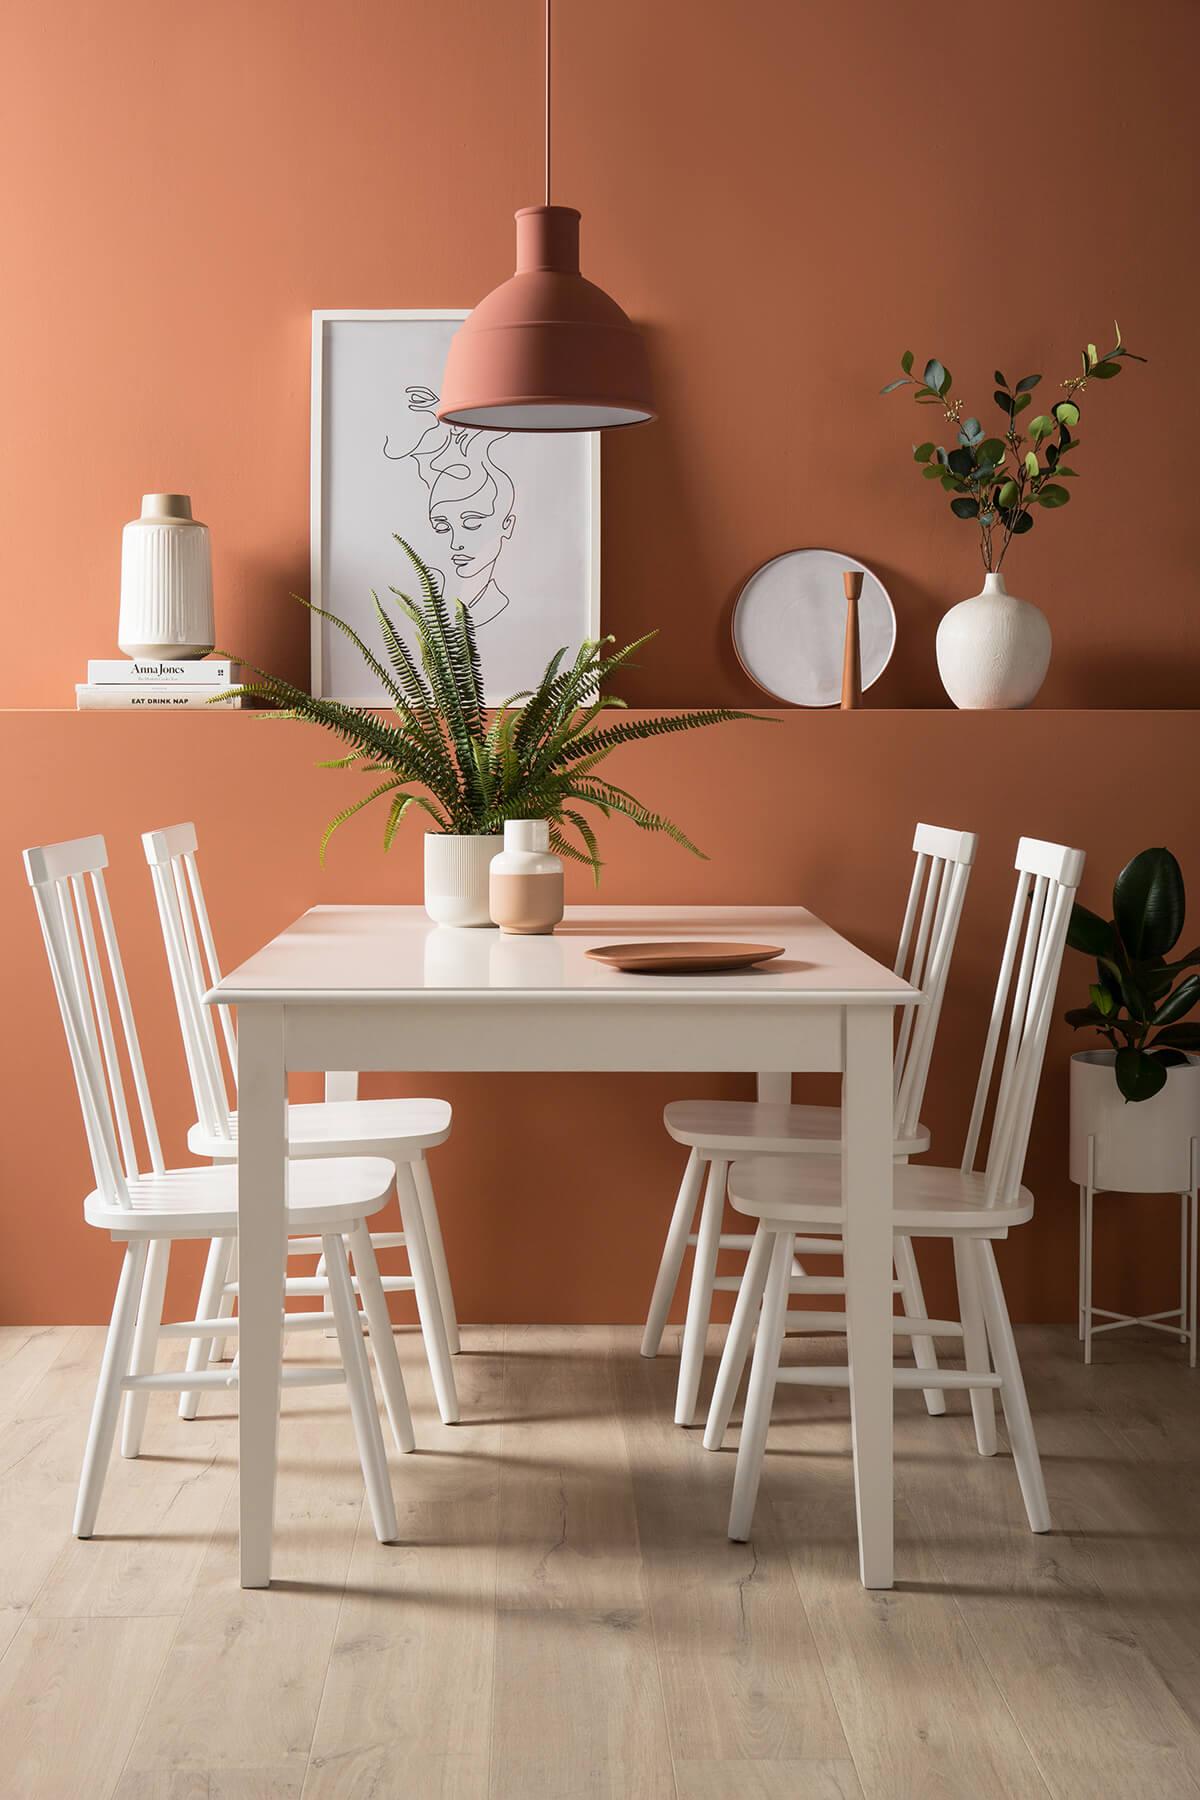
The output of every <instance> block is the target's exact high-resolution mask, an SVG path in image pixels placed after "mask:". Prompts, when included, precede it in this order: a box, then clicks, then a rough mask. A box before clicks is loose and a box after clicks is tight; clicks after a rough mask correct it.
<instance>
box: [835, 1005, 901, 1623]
mask: <svg viewBox="0 0 1200 1800" xmlns="http://www.w3.org/2000/svg"><path fill="white" fill-rule="evenodd" d="M845 1017H846V1039H845V1041H846V1057H845V1083H844V1089H843V1096H842V1107H843V1114H842V1116H843V1137H842V1188H843V1194H844V1199H845V1210H846V1223H845V1252H844V1256H845V1271H846V1314H847V1319H846V1325H847V1333H848V1337H849V1353H850V1430H851V1435H852V1438H853V1442H854V1493H855V1502H856V1505H857V1508H858V1563H859V1573H860V1575H861V1577H862V1584H863V1586H864V1587H868V1588H890V1587H891V1585H892V1582H893V1579H894V1573H893V1569H894V1554H893V1534H894V1521H893V1489H892V1324H891V1315H892V1229H893V1228H892V1205H893V1196H892V1029H893V1019H892V1013H891V1011H890V1009H888V1010H885V1009H883V1008H877V1007H855V1006H851V1007H847V1009H846V1015H845Z"/></svg>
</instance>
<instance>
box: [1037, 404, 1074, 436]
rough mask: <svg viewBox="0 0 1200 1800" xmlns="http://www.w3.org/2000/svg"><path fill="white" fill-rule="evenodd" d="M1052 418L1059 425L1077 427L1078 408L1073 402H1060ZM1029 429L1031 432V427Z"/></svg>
mask: <svg viewBox="0 0 1200 1800" xmlns="http://www.w3.org/2000/svg"><path fill="white" fill-rule="evenodd" d="M1054 416H1055V418H1056V419H1057V420H1058V422H1059V424H1060V425H1068V426H1069V425H1078V423H1079V408H1078V407H1077V406H1076V404H1075V402H1074V401H1073V400H1060V401H1059V403H1058V405H1057V406H1056V407H1055V409H1054ZM1030 429H1031V430H1032V426H1031V427H1030Z"/></svg>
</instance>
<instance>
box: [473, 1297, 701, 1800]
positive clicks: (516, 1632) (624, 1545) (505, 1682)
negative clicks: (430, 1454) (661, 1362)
mask: <svg viewBox="0 0 1200 1800" xmlns="http://www.w3.org/2000/svg"><path fill="white" fill-rule="evenodd" d="M618 1343H619V1344H621V1346H622V1350H623V1353H624V1354H629V1353H630V1351H631V1350H632V1349H633V1344H632V1339H631V1337H630V1334H629V1333H628V1332H624V1333H610V1332H605V1331H602V1330H590V1331H587V1332H582V1331H580V1332H569V1331H565V1332H564V1331H554V1330H553V1329H549V1328H543V1327H534V1326H518V1327H510V1328H509V1329H508V1331H507V1333H506V1346H507V1352H508V1354H507V1356H506V1359H505V1360H506V1369H505V1377H506V1378H505V1390H504V1414H505V1424H504V1436H503V1443H502V1462H501V1471H500V1556H499V1614H498V1618H497V1624H496V1683H495V1689H494V1693H493V1702H492V1721H493V1723H492V1772H491V1793H492V1795H493V1796H495V1797H496V1800H528V1796H529V1795H531V1794H538V1795H542V1794H544V1795H554V1796H555V1797H556V1800H601V1797H603V1800H609V1797H611V1800H627V1797H628V1796H631V1795H635V1794H636V1795H637V1796H638V1800H674V1796H675V1783H674V1777H673V1773H672V1764H671V1750H670V1742H669V1739H668V1735H667V1726H666V1717H665V1711H664V1707H663V1697H662V1687H661V1683H660V1679H659V1671H658V1659H657V1655H656V1651H655V1643H654V1633H653V1630H652V1627H651V1622H650V1615H649V1608H648V1605H647V1597H646V1590H645V1586H644V1583H643V1581H642V1567H641V1554H640V1547H639V1542H638V1528H637V1515H636V1510H635V1507H634V1499H633V1484H632V1482H631V1479H630V1470H629V1461H628V1457H627V1455H626V1450H625V1439H624V1434H623V1432H622V1429H621V1421H620V1419H619V1417H618V1415H617V1401H616V1391H615V1383H614V1377H613V1360H612V1355H611V1351H612V1349H613V1348H614V1346H615V1345H616V1344H618Z"/></svg>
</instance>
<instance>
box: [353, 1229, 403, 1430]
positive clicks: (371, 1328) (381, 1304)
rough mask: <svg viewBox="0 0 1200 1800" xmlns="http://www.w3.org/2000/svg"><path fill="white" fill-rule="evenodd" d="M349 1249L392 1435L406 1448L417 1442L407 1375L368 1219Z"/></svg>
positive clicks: (356, 1234)
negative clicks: (407, 1390) (397, 1353)
mask: <svg viewBox="0 0 1200 1800" xmlns="http://www.w3.org/2000/svg"><path fill="white" fill-rule="evenodd" d="M350 1251H351V1254H352V1255H353V1257H354V1273H355V1274H356V1275H357V1277H358V1291H359V1293H360V1294H361V1295H362V1303H363V1311H364V1312H365V1313H366V1315H367V1330H368V1335H369V1336H370V1339H371V1355H372V1356H373V1357H374V1358H375V1367H376V1368H377V1369H378V1370H379V1385H380V1387H381V1388H382V1389H383V1400H384V1405H385V1406H386V1407H387V1416H388V1423H389V1424H390V1425H391V1428H392V1437H393V1439H394V1441H395V1445H396V1448H397V1450H399V1451H401V1452H407V1451H409V1450H412V1449H414V1448H415V1446H416V1440H415V1439H414V1437H413V1426H412V1414H411V1413H410V1412H409V1410H408V1395H407V1394H406V1393H405V1391H404V1376H403V1374H402V1373H401V1369H400V1358H399V1357H398V1356H397V1355H396V1338H395V1334H394V1333H393V1331H392V1321H391V1317H390V1315H389V1313H388V1304H387V1295H386V1294H385V1293H384V1291H383V1283H382V1282H381V1281H380V1279H379V1264H378V1263H377V1262H376V1261H375V1246H374V1245H373V1244H372V1242H371V1233H370V1231H369V1230H368V1228H367V1222H366V1220H365V1219H363V1220H361V1221H360V1222H359V1223H358V1224H357V1225H356V1226H355V1227H354V1230H353V1231H352V1232H351V1233H350Z"/></svg>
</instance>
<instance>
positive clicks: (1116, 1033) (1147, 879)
mask: <svg viewBox="0 0 1200 1800" xmlns="http://www.w3.org/2000/svg"><path fill="white" fill-rule="evenodd" d="M1186 907H1187V896H1186V894H1185V891H1184V885H1183V872H1182V870H1181V869H1180V867H1179V864H1178V863H1177V862H1176V860H1175V858H1174V857H1173V856H1172V854H1171V852H1170V851H1169V850H1164V849H1157V850H1143V851H1141V852H1140V853H1139V854H1138V855H1137V856H1135V857H1134V859H1133V861H1132V862H1130V863H1127V864H1126V865H1125V867H1124V868H1123V869H1122V870H1121V873H1120V874H1119V875H1118V876H1117V879H1116V881H1115V882H1114V883H1113V897H1112V918H1111V919H1102V918H1101V917H1100V915H1099V914H1098V913H1094V912H1089V910H1088V908H1087V907H1086V906H1080V905H1079V903H1078V901H1077V902H1076V903H1075V907H1074V910H1073V911H1072V914H1071V924H1070V929H1069V931H1068V936H1067V942H1068V943H1069V944H1070V946H1071V948H1072V949H1074V950H1080V951H1082V952H1083V954H1084V955H1085V956H1090V957H1093V958H1094V959H1095V962H1096V979H1095V981H1094V982H1092V984H1091V986H1090V988H1089V990H1088V991H1089V994H1090V1000H1089V1003H1088V1005H1087V1006H1076V1007H1072V1009H1071V1010H1070V1012H1068V1013H1067V1014H1066V1015H1065V1017H1066V1021H1067V1024H1068V1025H1074V1026H1075V1027H1076V1028H1083V1027H1091V1028H1093V1029H1095V1030H1096V1031H1098V1032H1099V1033H1100V1035H1101V1036H1102V1037H1103V1038H1104V1039H1105V1040H1106V1042H1107V1043H1108V1044H1109V1045H1111V1047H1112V1048H1113V1049H1114V1050H1115V1051H1116V1053H1117V1054H1116V1058H1115V1072H1116V1079H1117V1086H1118V1087H1119V1088H1120V1090H1121V1092H1122V1093H1123V1094H1124V1096H1125V1098H1126V1100H1150V1099H1152V1098H1153V1097H1154V1095H1155V1094H1157V1093H1158V1091H1159V1089H1160V1088H1161V1087H1163V1086H1164V1084H1165V1083H1166V1080H1167V1074H1168V1071H1169V1070H1170V1069H1171V1068H1172V1067H1173V1066H1174V1065H1175V1064H1178V1063H1183V1062H1186V1061H1187V1060H1188V1052H1189V1051H1200V1024H1198V1023H1196V1022H1195V1021H1187V1020H1186V1018H1185V1015H1186V1014H1187V1013H1189V1012H1191V1010H1192V1008H1193V1007H1194V1006H1195V1005H1196V1004H1197V1002H1198V1001H1200V974H1190V975H1189V974H1188V973H1187V971H1188V970H1189V969H1194V968H1195V967H1196V965H1197V964H1200V947H1197V948H1196V949H1194V950H1189V951H1188V952H1187V953H1186V954H1185V955H1183V956H1176V957H1175V959H1174V960H1173V961H1171V962H1168V961H1167V958H1168V957H1169V956H1170V955H1171V952H1172V951H1173V950H1174V949H1175V946H1176V945H1177V944H1178V942H1179V938H1180V935H1181V933H1182V931H1183V922H1184V914H1185V911H1186Z"/></svg>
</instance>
